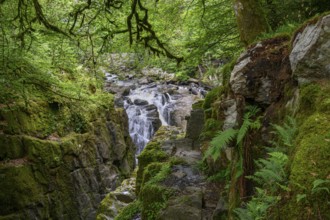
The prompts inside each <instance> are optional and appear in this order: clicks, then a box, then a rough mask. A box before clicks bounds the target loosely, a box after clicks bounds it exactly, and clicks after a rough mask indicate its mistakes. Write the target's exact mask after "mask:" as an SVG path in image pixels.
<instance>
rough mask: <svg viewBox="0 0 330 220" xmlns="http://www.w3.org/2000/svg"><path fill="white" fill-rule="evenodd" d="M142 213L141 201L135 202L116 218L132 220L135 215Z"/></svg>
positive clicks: (117, 219)
mask: <svg viewBox="0 0 330 220" xmlns="http://www.w3.org/2000/svg"><path fill="white" fill-rule="evenodd" d="M140 211H141V203H140V201H139V200H135V201H134V202H132V203H130V204H129V205H128V206H126V207H125V208H124V209H123V210H122V211H121V212H120V213H119V215H117V216H116V217H115V220H131V219H132V218H133V217H134V215H136V214H137V213H139V212H140Z"/></svg>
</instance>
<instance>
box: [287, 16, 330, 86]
mask: <svg viewBox="0 0 330 220" xmlns="http://www.w3.org/2000/svg"><path fill="white" fill-rule="evenodd" d="M329 60H330V15H327V16H324V17H322V18H321V19H317V20H314V21H313V22H309V23H308V24H307V25H306V26H305V27H303V28H301V30H300V31H298V33H297V34H296V36H295V39H294V41H293V45H292V51H291V54H290V63H291V68H292V72H293V74H294V75H295V76H296V77H298V80H299V82H306V81H307V82H310V81H315V80H322V79H330V63H329Z"/></svg>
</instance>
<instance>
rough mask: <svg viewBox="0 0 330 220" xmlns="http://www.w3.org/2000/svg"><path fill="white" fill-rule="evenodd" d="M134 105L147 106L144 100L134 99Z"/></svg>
mask: <svg viewBox="0 0 330 220" xmlns="http://www.w3.org/2000/svg"><path fill="white" fill-rule="evenodd" d="M133 103H134V105H148V104H149V103H148V101H146V100H143V99H135V100H134V102H133Z"/></svg>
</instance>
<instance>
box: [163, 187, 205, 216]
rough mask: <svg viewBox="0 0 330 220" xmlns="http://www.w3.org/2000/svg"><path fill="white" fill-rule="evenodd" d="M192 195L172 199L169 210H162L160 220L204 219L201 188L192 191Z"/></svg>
mask: <svg viewBox="0 0 330 220" xmlns="http://www.w3.org/2000/svg"><path fill="white" fill-rule="evenodd" d="M191 192H192V193H191V194H189V195H182V196H179V197H176V198H174V199H171V200H170V201H169V202H168V206H167V208H165V209H164V210H162V211H161V212H160V213H159V215H158V218H157V219H159V220H168V219H176V220H200V219H201V218H202V204H203V202H202V201H203V199H202V198H203V196H202V191H201V189H200V188H195V189H193V190H191Z"/></svg>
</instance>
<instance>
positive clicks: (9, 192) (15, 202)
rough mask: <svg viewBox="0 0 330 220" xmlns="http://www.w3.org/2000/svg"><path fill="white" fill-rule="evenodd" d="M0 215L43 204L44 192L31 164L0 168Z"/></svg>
mask: <svg viewBox="0 0 330 220" xmlns="http://www.w3.org/2000/svg"><path fill="white" fill-rule="evenodd" d="M0 188H1V191H0V215H8V214H10V213H15V212H19V211H22V210H24V209H25V208H28V207H33V206H36V205H37V204H42V202H43V199H44V198H43V192H42V188H41V187H40V185H39V184H38V183H37V182H36V181H35V179H34V175H33V171H32V169H31V166H18V167H14V166H11V167H5V168H1V169H0Z"/></svg>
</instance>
